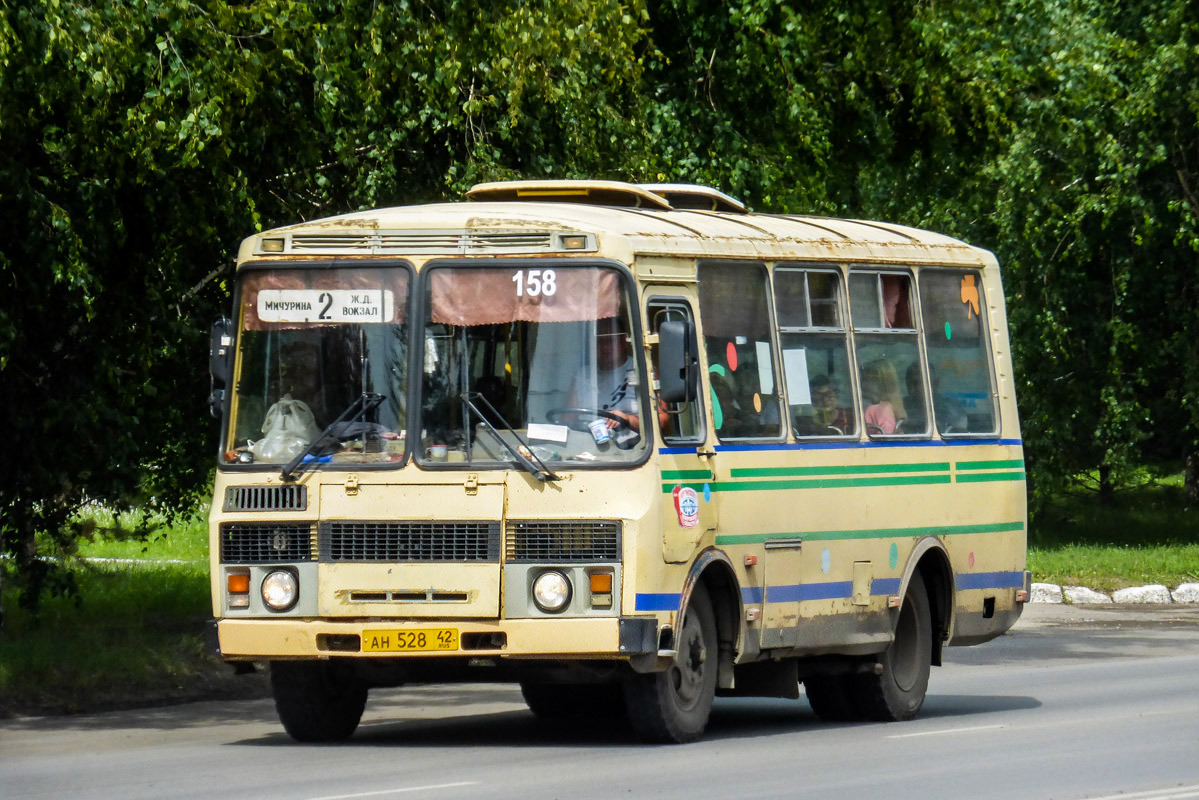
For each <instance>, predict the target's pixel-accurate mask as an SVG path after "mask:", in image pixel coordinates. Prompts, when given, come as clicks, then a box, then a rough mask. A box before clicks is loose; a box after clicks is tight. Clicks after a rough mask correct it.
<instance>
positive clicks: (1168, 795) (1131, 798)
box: [1090, 784, 1199, 800]
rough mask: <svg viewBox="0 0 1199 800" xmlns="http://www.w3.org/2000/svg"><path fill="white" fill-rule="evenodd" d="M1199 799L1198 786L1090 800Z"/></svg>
mask: <svg viewBox="0 0 1199 800" xmlns="http://www.w3.org/2000/svg"><path fill="white" fill-rule="evenodd" d="M1192 797H1199V784H1196V785H1194V786H1172V787H1170V788H1169V789H1154V790H1152V791H1147V792H1131V793H1124V794H1109V795H1105V796H1104V797H1092V798H1090V800H1138V798H1139V799H1140V800H1147V798H1152V800H1186V799H1187V798H1192Z"/></svg>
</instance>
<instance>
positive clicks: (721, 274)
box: [699, 263, 783, 439]
mask: <svg viewBox="0 0 1199 800" xmlns="http://www.w3.org/2000/svg"><path fill="white" fill-rule="evenodd" d="M699 308H700V318H701V319H702V320H703V328H704V349H705V351H706V352H707V356H708V379H709V383H710V385H711V387H712V389H711V393H710V396H709V397H710V401H711V403H712V419H713V421H714V424H715V426H716V433H717V435H718V436H719V437H720V438H721V439H751V438H769V439H773V438H776V437H778V436H780V435H781V434H782V429H783V428H782V421H781V419H780V417H779V394H778V392H779V390H778V387H777V385H776V381H775V377H774V347H773V344H772V342H771V336H770V306H769V300H768V288H767V275H766V268H765V267H764V266H763V265H762V264H745V263H741V264H731V263H723V264H711V263H708V264H700V266H699Z"/></svg>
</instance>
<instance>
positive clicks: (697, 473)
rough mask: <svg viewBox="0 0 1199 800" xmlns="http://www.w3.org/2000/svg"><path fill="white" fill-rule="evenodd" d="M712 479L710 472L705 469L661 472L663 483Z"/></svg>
mask: <svg viewBox="0 0 1199 800" xmlns="http://www.w3.org/2000/svg"><path fill="white" fill-rule="evenodd" d="M711 477H712V472H711V470H706V469H664V470H662V480H664V481H685V480H695V479H696V478H702V479H709V478H711Z"/></svg>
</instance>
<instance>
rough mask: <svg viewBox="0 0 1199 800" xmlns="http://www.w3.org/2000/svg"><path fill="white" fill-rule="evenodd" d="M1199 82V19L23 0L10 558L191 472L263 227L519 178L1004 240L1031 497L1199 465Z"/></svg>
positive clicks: (7, 227) (9, 103)
mask: <svg viewBox="0 0 1199 800" xmlns="http://www.w3.org/2000/svg"><path fill="white" fill-rule="evenodd" d="M1197 77H1199V11H1196V9H1195V7H1194V6H1193V4H1190V3H1188V2H1185V0H1142V1H1141V2H1134V3H1125V4H1120V5H1115V4H1107V3H1103V2H1099V1H1098V0H1007V1H1006V2H1003V3H999V4H995V3H983V2H965V3H936V4H934V3H919V4H914V3H901V2H896V1H895V0H871V2H868V3H866V4H858V5H853V6H847V5H846V4H844V3H836V2H816V3H809V4H794V3H791V4H788V3H783V2H777V0H724V1H723V2H717V1H716V0H628V2H618V0H577V1H576V2H563V0H499V2H494V3H478V2H467V0H382V1H379V0H376V1H374V2H363V1H362V0H349V1H348V2H333V0H318V1H317V2H296V1H295V0H246V1H244V2H230V1H229V0H199V1H198V2H191V1H190V0H114V2H109V3H95V4H93V3H86V2H80V0H0V219H2V220H3V223H4V224H3V225H0V279H2V280H0V380H2V385H3V389H4V391H3V393H0V408H3V411H4V420H5V431H6V433H7V434H8V443H9V452H8V458H6V459H5V460H4V462H3V465H2V466H0V535H2V538H3V543H4V545H3V547H4V550H6V551H7V552H8V553H10V554H12V555H13V556H15V558H16V560H17V561H18V563H20V564H21V565H23V567H26V568H28V567H30V566H31V565H33V564H34V563H35V558H36V557H37V556H38V555H39V553H41V552H45V551H46V549H47V546H46V541H47V540H46V539H45V538H43V539H42V540H40V543H39V539H37V537H36V536H35V534H36V533H37V532H39V531H40V532H41V533H42V535H43V537H45V536H50V537H54V536H58V540H59V542H60V544H61V545H63V546H66V547H67V548H69V545H70V542H71V541H72V536H73V533H72V532H71V531H69V530H68V529H67V528H66V527H65V526H66V523H67V521H68V520H69V519H70V518H71V515H72V513H73V512H74V511H75V510H76V509H77V508H78V507H79V506H80V505H81V504H83V503H85V502H89V501H93V500H95V501H102V502H105V503H109V504H113V505H117V506H122V505H130V504H142V503H146V502H149V501H150V499H151V498H152V502H153V503H157V504H158V505H159V506H160V507H162V508H171V507H177V506H178V505H179V503H180V502H181V501H182V500H183V498H185V497H186V496H187V495H188V492H190V491H192V490H193V489H194V488H195V487H197V486H198V485H200V484H202V483H203V479H204V477H205V476H206V475H207V474H208V470H209V466H208V465H209V463H210V458H211V452H210V450H211V447H212V441H213V439H214V436H213V430H212V427H211V425H210V424H208V423H206V422H205V421H204V417H203V413H204V409H203V398H204V396H205V386H204V376H203V375H202V372H203V355H204V352H203V350H204V347H205V336H204V330H205V329H206V327H207V322H208V320H209V319H211V318H212V317H213V316H215V315H216V314H217V313H219V311H220V310H221V308H222V307H223V306H224V305H226V304H227V302H228V301H227V294H226V285H225V281H226V278H227V269H228V265H229V263H230V260H231V257H232V253H233V248H234V247H235V246H236V244H237V242H238V240H239V239H240V238H241V237H242V236H244V235H245V234H247V233H249V232H251V231H254V230H257V229H261V228H264V227H269V226H273V225H277V224H283V223H287V222H292V221H296V220H298V219H304V218H311V217H315V216H324V215H328V214H333V213H340V212H344V211H349V210H353V209H356V208H363V207H369V206H377V205H388V204H397V203H407V202H419V201H427V200H435V199H440V198H453V197H457V196H458V195H459V194H460V193H461V191H462V190H463V189H465V188H466V187H468V186H469V185H470V184H472V183H474V182H477V181H480V180H491V179H498V178H506V177H516V176H553V177H580V176H592V177H604V178H618V179H633V180H670V181H694V182H701V183H708V184H712V185H715V186H717V187H719V188H722V189H724V190H726V191H729V192H730V193H732V194H734V195H736V196H740V197H742V198H743V199H745V200H746V201H748V202H749V203H750V204H751V205H752V206H754V207H756V208H758V209H761V210H767V211H790V212H817V213H833V214H844V215H853V216H862V217H877V218H884V219H891V220H895V221H899V222H905V223H910V224H915V225H921V226H926V227H932V228H935V229H938V230H943V231H945V232H947V233H951V234H955V235H958V236H962V237H963V238H966V239H968V240H970V241H972V242H975V243H977V244H981V245H983V246H986V247H990V248H992V249H994V250H996V251H997V253H998V254H999V256H1000V260H1001V262H1002V263H1003V264H1004V266H1005V280H1006V286H1007V291H1008V294H1009V304H1010V316H1011V322H1012V328H1013V333H1014V335H1015V339H1014V349H1015V354H1016V357H1017V367H1018V381H1019V389H1020V400H1021V405H1022V411H1023V414H1024V427H1025V441H1026V445H1027V450H1028V454H1029V461H1030V464H1031V465H1032V468H1033V476H1034V478H1035V479H1036V483H1037V485H1038V486H1040V487H1042V488H1044V487H1049V486H1052V485H1053V484H1054V482H1055V481H1060V480H1064V479H1066V478H1068V477H1069V476H1072V475H1075V474H1078V473H1080V472H1088V471H1091V470H1102V474H1103V475H1104V476H1105V477H1106V479H1107V480H1108V481H1109V482H1114V483H1118V482H1119V481H1120V480H1121V479H1122V478H1121V476H1122V475H1124V474H1125V472H1126V470H1127V468H1128V467H1130V466H1131V465H1133V464H1135V463H1137V462H1140V461H1142V460H1145V459H1147V458H1148V459H1168V460H1172V461H1173V462H1175V463H1179V462H1180V460H1181V459H1182V458H1184V457H1186V456H1188V455H1194V454H1195V452H1196V451H1197V450H1199V447H1197V445H1196V437H1197V432H1199V402H1197V401H1196V397H1197V396H1199V394H1197V391H1199V357H1197V356H1199V352H1197V351H1199V297H1197V292H1199V289H1197V287H1196V279H1197V270H1196V268H1195V263H1196V251H1197V250H1199V225H1197V220H1199V176H1197V174H1196V164H1197V163H1199V125H1197V123H1199V88H1196V87H1199V80H1197V79H1196V78H1197ZM30 574H33V573H30ZM47 580H49V577H48V578H47Z"/></svg>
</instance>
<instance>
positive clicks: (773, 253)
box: [239, 181, 993, 266]
mask: <svg viewBox="0 0 1199 800" xmlns="http://www.w3.org/2000/svg"><path fill="white" fill-rule="evenodd" d="M467 196H468V198H470V199H471V200H472V202H466V203H437V204H429V205H414V206H398V207H394V208H380V209H374V210H370V211H358V212H353V213H350V214H343V215H340V216H336V217H328V218H325V219H318V220H312V221H309V222H303V223H299V224H295V225H290V226H287V227H283V228H277V229H275V230H272V231H267V232H265V233H262V234H259V235H256V236H253V237H250V238H249V239H247V240H246V241H245V242H244V243H243V246H242V252H241V254H240V258H239V260H241V261H244V260H246V259H248V258H252V257H254V256H257V255H295V256H330V255H332V256H355V255H358V256H365V255H376V256H378V255H395V256H404V255H422V256H425V255H445V256H452V255H463V254H469V255H475V256H479V255H489V254H490V255H518V254H522V253H523V254H528V255H545V254H550V253H555V252H569V251H570V250H572V249H580V248H577V247H565V246H564V245H563V239H564V237H567V238H569V237H568V235H569V234H584V235H587V237H588V238H587V240H586V244H585V245H584V246H583V247H582V248H581V249H583V250H584V251H592V252H595V251H599V252H600V253H602V254H604V255H608V256H611V257H614V258H621V259H627V260H630V261H631V260H633V259H635V258H637V257H647V256H653V257H661V258H671V257H676V258H689V257H695V258H754V259H762V260H774V261H777V260H803V261H820V260H834V261H844V260H852V261H857V262H891V263H928V262H932V263H961V264H971V265H974V266H978V265H980V264H983V263H989V262H991V261H992V260H993V257H991V256H990V255H989V254H988V253H986V251H983V250H980V249H979V248H975V247H971V246H970V245H967V244H965V243H964V242H961V241H959V240H957V239H953V238H951V237H948V236H944V235H942V234H938V233H933V232H931V231H926V230H920V229H918V228H910V227H907V226H903V225H895V224H890V223H884V222H870V221H865V220H853V219H835V218H829V217H818V216H806V215H794V214H786V215H782V214H758V213H749V212H746V211H745V210H744V206H743V205H741V204H740V203H739V202H738V201H737V200H735V199H733V198H731V197H728V196H727V195H724V194H723V193H721V192H718V191H717V190H714V189H710V188H708V187H702V186H691V185H687V184H650V185H637V184H629V183H621V182H619V181H513V182H506V183H491V184H480V185H479V186H476V187H474V188H472V189H471V191H470V192H468V194H467ZM672 197H673V198H675V200H676V202H678V203H679V205H682V206H686V207H685V208H676V207H674V206H672V205H671V202H670V199H671V198H672ZM709 203H710V204H711V208H713V209H717V210H709V208H701V207H699V206H703V205H705V204H709ZM264 241H270V242H271V243H270V244H269V245H266V246H264ZM576 243H577V242H576Z"/></svg>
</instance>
